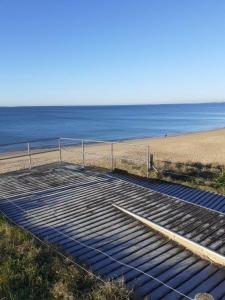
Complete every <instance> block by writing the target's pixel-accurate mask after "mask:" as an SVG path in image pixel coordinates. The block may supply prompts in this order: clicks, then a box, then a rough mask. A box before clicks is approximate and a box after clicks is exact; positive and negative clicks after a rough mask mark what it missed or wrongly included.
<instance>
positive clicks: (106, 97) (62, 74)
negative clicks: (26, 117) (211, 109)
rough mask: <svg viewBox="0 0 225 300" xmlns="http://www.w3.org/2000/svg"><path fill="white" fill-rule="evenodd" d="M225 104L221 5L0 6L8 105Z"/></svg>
mask: <svg viewBox="0 0 225 300" xmlns="http://www.w3.org/2000/svg"><path fill="white" fill-rule="evenodd" d="M224 100H225V1H224V0H188V1H185V0H135V1H134V0H1V1H0V105H1V106H3V105H7V106H11V105H12V106H14V105H64V104H65V105H82V104H84V105H85V104H133V103H135V104H138V103H140V104H141V103H170V102H173V103H178V102H179V103H182V102H207V101H224Z"/></svg>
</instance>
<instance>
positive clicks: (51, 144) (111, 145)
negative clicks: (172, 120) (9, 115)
mask: <svg viewBox="0 0 225 300" xmlns="http://www.w3.org/2000/svg"><path fill="white" fill-rule="evenodd" d="M51 163H72V164H75V165H79V166H82V167H83V168H85V167H95V168H102V169H107V170H111V171H113V170H115V169H119V170H124V171H127V172H129V173H132V174H135V175H140V176H144V177H157V178H163V179H166V180H172V181H174V180H176V181H177V180H180V181H189V182H190V181H196V182H197V183H199V184H203V185H207V184H209V183H211V182H213V181H215V180H216V178H218V177H219V176H220V175H221V174H223V173H224V168H222V167H221V166H219V165H215V164H214V165H212V164H201V163H199V162H189V163H181V162H179V161H177V162H176V161H175V162H174V161H168V160H162V159H161V160H160V159H159V158H158V156H157V154H154V153H152V151H151V148H150V146H149V145H145V144H140V143H132V142H129V141H123V142H109V141H99V140H90V139H74V138H53V139H40V140H31V141H26V142H21V143H14V144H4V145H0V173H5V172H10V171H15V170H22V169H32V168H33V167H36V166H41V165H46V164H51Z"/></svg>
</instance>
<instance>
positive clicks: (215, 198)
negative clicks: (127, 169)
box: [114, 174, 225, 213]
mask: <svg viewBox="0 0 225 300" xmlns="http://www.w3.org/2000/svg"><path fill="white" fill-rule="evenodd" d="M114 176H115V177H116V178H120V179H122V180H125V181H127V182H131V183H135V184H138V185H140V186H143V187H146V188H149V189H151V190H153V191H156V192H160V193H163V194H166V195H169V196H173V197H177V198H179V199H182V200H185V201H187V202H190V203H194V204H197V205H200V206H203V207H206V208H209V209H212V210H215V211H218V212H221V213H225V196H223V195H219V194H216V193H212V192H207V191H203V190H198V189H194V188H191V187H185V186H183V185H179V184H175V183H170V182H163V181H158V180H146V179H144V178H143V179H142V178H138V177H135V176H130V175H125V174H114Z"/></svg>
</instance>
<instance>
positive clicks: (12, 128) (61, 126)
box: [0, 103, 225, 144]
mask: <svg viewBox="0 0 225 300" xmlns="http://www.w3.org/2000/svg"><path fill="white" fill-rule="evenodd" d="M222 127H225V103H223V104H183V105H137V106H89V107H68V106H67V107H20V108H19V107H16V108H3V107H2V108H0V138H1V140H0V144H5V143H11V142H20V141H25V140H29V139H39V138H52V137H59V136H61V137H74V138H88V139H101V140H121V139H131V138H142V137H150V136H161V135H164V134H168V135H170V134H180V133H185V132H191V131H199V130H207V129H213V128H222Z"/></svg>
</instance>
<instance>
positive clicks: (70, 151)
mask: <svg viewBox="0 0 225 300" xmlns="http://www.w3.org/2000/svg"><path fill="white" fill-rule="evenodd" d="M148 149H149V152H150V153H152V154H153V155H154V160H155V162H156V163H157V162H158V161H169V162H174V163H202V164H210V165H214V166H216V165H220V166H225V129H218V130H211V131H204V132H196V133H189V134H183V135H179V136H167V137H159V138H145V139H138V140H129V141H123V142H119V143H114V144H113V158H114V160H113V164H114V167H117V168H124V166H129V165H132V167H133V168H134V165H135V164H136V165H141V166H143V167H144V166H146V161H147V153H148ZM111 151H112V146H111V143H107V144H103V143H94V144H88V143H86V144H85V156H84V160H85V165H89V166H91V165H94V166H99V167H106V168H111V166H112V159H111V153H112V152H111ZM21 154H24V155H25V156H24V157H19V158H14V159H7V160H1V161H0V170H1V172H8V171H12V170H18V169H23V168H29V163H30V161H29V157H28V156H27V155H26V152H20V153H18V152H17V153H15V152H14V153H10V154H8V155H10V156H11V155H12V156H15V155H21ZM31 154H32V155H31V163H32V167H34V166H38V165H42V164H45V163H54V162H57V161H59V160H60V154H59V151H58V149H57V148H56V151H53V152H49V153H43V154H35V155H34V153H32V152H31ZM1 157H3V154H2V155H1ZM4 157H6V155H4ZM61 158H62V161H64V162H71V163H77V164H82V162H83V156H82V147H81V145H79V146H76V147H75V146H73V145H71V144H70V145H68V143H66V142H64V141H62V151H61ZM125 169H126V167H125ZM143 172H145V170H143Z"/></svg>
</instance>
